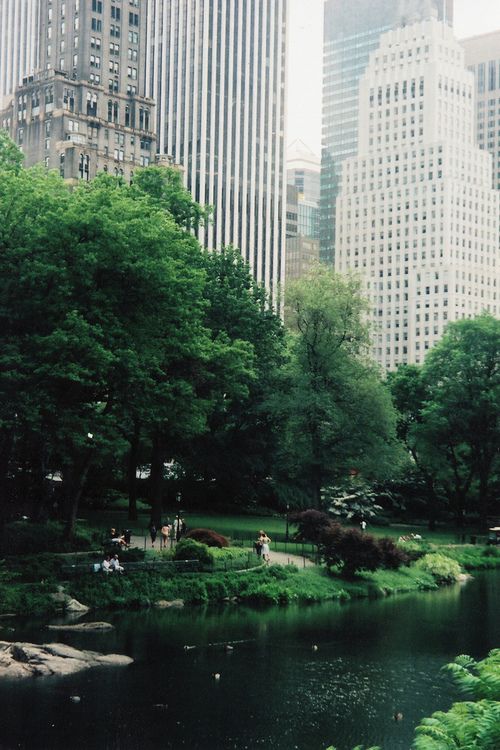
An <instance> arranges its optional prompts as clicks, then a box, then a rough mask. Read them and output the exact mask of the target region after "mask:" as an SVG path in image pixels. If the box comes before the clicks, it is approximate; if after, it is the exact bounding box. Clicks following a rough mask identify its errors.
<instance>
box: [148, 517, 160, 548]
mask: <svg viewBox="0 0 500 750" xmlns="http://www.w3.org/2000/svg"><path fill="white" fill-rule="evenodd" d="M157 533H158V532H157V530H156V525H155V524H154V522H153V521H151V523H150V525H149V535H150V537H151V546H152V547H154V546H155V542H156V535H157Z"/></svg>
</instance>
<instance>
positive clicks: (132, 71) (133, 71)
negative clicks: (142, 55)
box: [127, 66, 137, 81]
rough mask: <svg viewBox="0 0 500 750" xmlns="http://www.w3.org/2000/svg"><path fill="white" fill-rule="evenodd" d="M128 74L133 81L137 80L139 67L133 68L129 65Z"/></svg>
mask: <svg viewBox="0 0 500 750" xmlns="http://www.w3.org/2000/svg"><path fill="white" fill-rule="evenodd" d="M127 76H128V78H132V80H133V81H137V68H131V67H130V66H129V67H128V68H127Z"/></svg>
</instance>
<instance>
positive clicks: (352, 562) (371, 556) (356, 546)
mask: <svg viewBox="0 0 500 750" xmlns="http://www.w3.org/2000/svg"><path fill="white" fill-rule="evenodd" d="M337 554H338V556H339V558H340V561H341V563H342V575H344V576H345V577H346V578H350V577H351V576H353V575H354V574H355V573H357V572H358V571H359V570H376V569H377V568H379V567H380V565H381V563H382V551H381V550H380V547H379V545H378V544H377V541H376V539H375V537H373V536H371V534H362V533H361V532H360V531H358V529H348V531H345V532H344V533H343V534H342V536H341V537H340V540H339V542H338V545H337Z"/></svg>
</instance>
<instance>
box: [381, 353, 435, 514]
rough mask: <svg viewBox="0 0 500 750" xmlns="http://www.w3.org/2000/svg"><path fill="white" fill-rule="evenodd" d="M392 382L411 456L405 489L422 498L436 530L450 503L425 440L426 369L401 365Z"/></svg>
mask: <svg viewBox="0 0 500 750" xmlns="http://www.w3.org/2000/svg"><path fill="white" fill-rule="evenodd" d="M388 384H389V387H390V390H391V393H392V398H393V402H394V405H395V407H396V410H397V413H398V423H397V433H398V437H399V439H400V440H401V442H402V443H403V445H404V446H405V448H406V450H407V452H408V457H409V463H408V464H407V466H406V467H405V468H406V471H405V477H404V480H405V481H404V484H406V487H405V486H404V484H403V487H402V490H403V491H404V490H406V494H409V493H410V494H411V493H413V494H417V495H418V496H419V497H420V499H421V503H422V504H423V512H424V513H425V514H426V515H427V517H428V520H429V528H430V529H433V528H435V525H436V520H437V517H438V515H439V509H440V508H442V507H444V506H445V504H446V495H445V493H444V492H443V491H442V487H441V485H440V482H439V480H438V475H439V470H438V466H437V465H436V464H435V456H434V454H433V450H432V446H431V445H429V443H428V442H427V441H426V440H425V439H423V434H422V430H421V425H422V419H423V409H424V405H425V404H426V401H427V399H428V395H429V394H428V389H427V383H426V381H425V379H424V376H423V371H422V368H421V367H419V366H417V365H401V366H400V367H398V369H397V370H395V371H394V372H390V373H389V374H388Z"/></svg>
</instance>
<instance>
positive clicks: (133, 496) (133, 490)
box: [127, 420, 141, 521]
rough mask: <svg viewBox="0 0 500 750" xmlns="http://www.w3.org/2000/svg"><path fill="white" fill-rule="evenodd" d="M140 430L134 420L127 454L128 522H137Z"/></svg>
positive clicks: (137, 422) (136, 421)
mask: <svg viewBox="0 0 500 750" xmlns="http://www.w3.org/2000/svg"><path fill="white" fill-rule="evenodd" d="M140 437H141V428H140V424H139V421H138V420H134V433H133V435H132V439H131V441H130V451H129V454H128V467H127V475H128V476H127V480H128V520H129V521H137V464H138V455H139V444H140Z"/></svg>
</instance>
